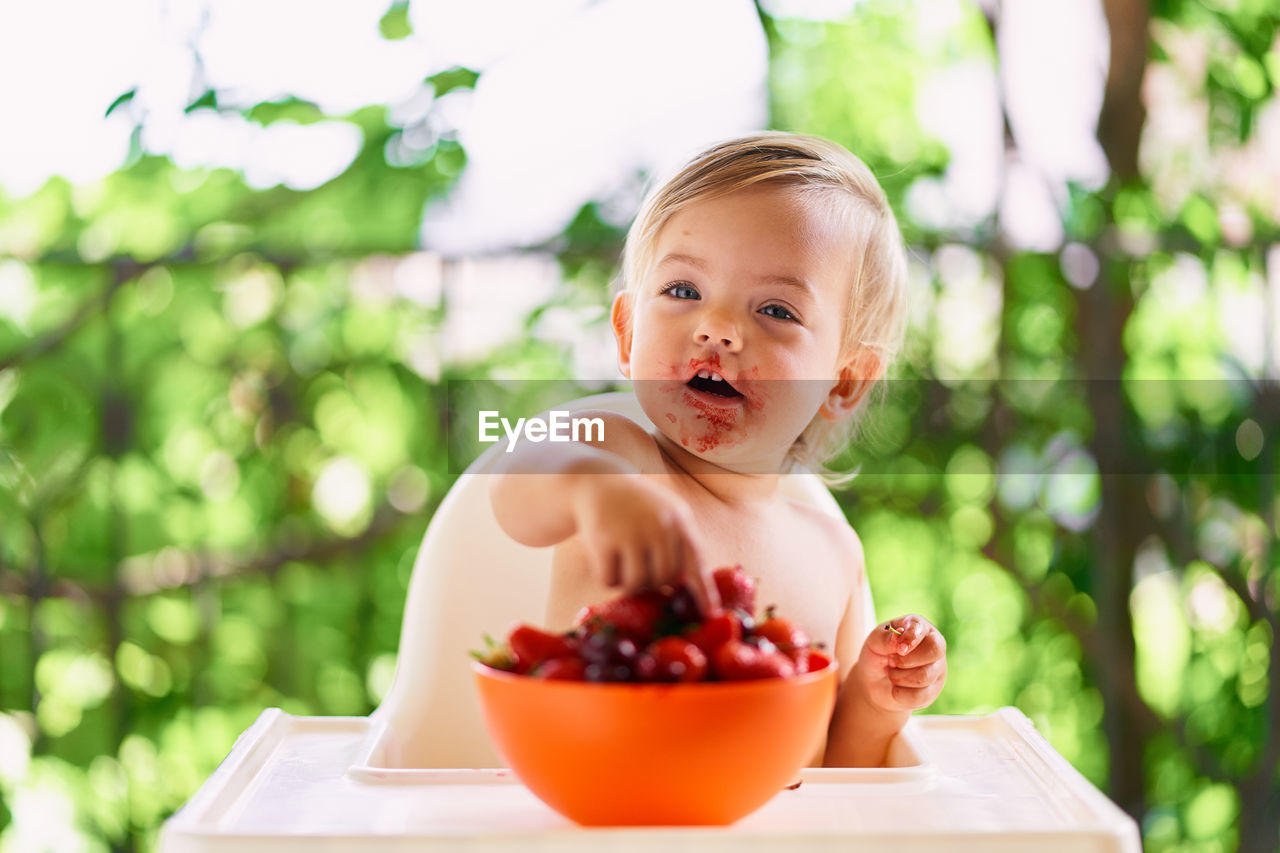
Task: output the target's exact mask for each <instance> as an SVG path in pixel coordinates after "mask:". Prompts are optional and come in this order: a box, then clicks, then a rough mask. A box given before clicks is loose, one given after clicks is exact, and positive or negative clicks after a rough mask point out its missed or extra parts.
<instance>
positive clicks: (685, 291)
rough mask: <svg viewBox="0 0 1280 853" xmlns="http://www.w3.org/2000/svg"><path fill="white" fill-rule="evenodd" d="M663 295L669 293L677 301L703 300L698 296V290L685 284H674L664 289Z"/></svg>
mask: <svg viewBox="0 0 1280 853" xmlns="http://www.w3.org/2000/svg"><path fill="white" fill-rule="evenodd" d="M662 292H663V293H669V294H671V295H672V296H674V297H675V298H676V299H701V298H702V297H701V296H699V295H698V289H697V288H695V287H694V286H693V285H691V284H685V283H683V282H679V281H677V282H673V283H671V284H668V285H667V286H666V287H664V288H662Z"/></svg>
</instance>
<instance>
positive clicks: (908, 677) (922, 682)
mask: <svg viewBox="0 0 1280 853" xmlns="http://www.w3.org/2000/svg"><path fill="white" fill-rule="evenodd" d="M886 674H887V675H888V677H889V683H890V684H893V685H894V686H895V687H929V686H930V685H932V684H934V683H935V682H938V681H941V680H942V679H943V678H944V677H945V676H946V674H947V662H946V661H942V660H938V661H934V662H933V663H931V664H928V665H926V666H916V667H910V668H902V667H896V666H891V667H889V669H888V670H887V672H886Z"/></svg>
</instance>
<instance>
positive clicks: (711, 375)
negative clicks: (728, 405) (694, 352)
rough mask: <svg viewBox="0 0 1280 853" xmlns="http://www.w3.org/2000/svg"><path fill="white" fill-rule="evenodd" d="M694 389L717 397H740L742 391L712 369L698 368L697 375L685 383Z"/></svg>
mask: <svg viewBox="0 0 1280 853" xmlns="http://www.w3.org/2000/svg"><path fill="white" fill-rule="evenodd" d="M685 384H686V385H688V386H689V387H690V388H692V389H693V390H695V391H702V392H703V393H706V394H714V395H715V396H717V397H741V396H742V392H741V391H739V390H738V389H737V388H734V387H733V386H732V385H730V384H729V381H728V380H727V379H725V378H724V377H723V376H721V375H720V374H719V373H716V372H715V371H714V370H700V371H698V373H697V375H695V376H694V377H693V378H692V379H690V380H689V381H688V382H686V383H685Z"/></svg>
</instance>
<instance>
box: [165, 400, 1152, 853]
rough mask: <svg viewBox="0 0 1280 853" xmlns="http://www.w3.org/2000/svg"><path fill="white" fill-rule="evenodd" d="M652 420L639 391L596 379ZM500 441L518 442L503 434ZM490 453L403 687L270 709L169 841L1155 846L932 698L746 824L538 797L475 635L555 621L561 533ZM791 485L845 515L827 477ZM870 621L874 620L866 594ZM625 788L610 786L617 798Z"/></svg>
mask: <svg viewBox="0 0 1280 853" xmlns="http://www.w3.org/2000/svg"><path fill="white" fill-rule="evenodd" d="M565 408H566V409H569V410H574V409H578V410H580V409H582V408H601V409H604V408H607V409H611V410H613V411H617V412H621V413H623V414H626V415H628V416H630V417H632V418H634V419H636V420H637V421H638V422H640V423H644V424H648V421H647V420H646V419H645V418H644V415H643V413H642V412H641V411H640V409H639V407H638V405H637V404H636V402H635V400H634V398H633V397H631V396H630V395H623V394H614V395H600V396H597V397H589V398H586V399H583V400H580V401H578V402H577V403H575V404H570V405H567V406H565ZM498 446H499V447H500V446H501V445H498ZM496 453H497V450H496V449H495V450H494V451H492V452H489V453H486V454H484V455H482V456H481V458H480V459H479V460H477V461H476V462H475V463H474V464H473V465H472V466H471V467H470V468H469V469H468V470H467V472H466V473H464V474H463V475H462V476H461V477H460V478H459V479H458V481H457V483H456V484H455V486H454V487H453V489H452V490H451V491H450V492H449V494H448V495H447V496H446V497H445V500H444V502H443V503H442V504H441V505H440V507H439V508H438V509H437V511H436V514H435V516H434V517H433V518H432V520H431V523H430V525H429V527H428V529H427V533H426V537H425V538H424V540H423V543H422V548H421V550H420V551H419V552H418V558H417V562H416V563H415V565H414V570H413V578H412V580H411V582H410V585H409V594H408V599H407V601H406V603H405V613H404V627H403V630H402V632H401V636H400V655H399V658H398V661H397V666H396V674H395V679H394V681H393V684H392V687H391V690H390V691H389V692H388V693H387V696H386V697H385V698H384V700H383V701H382V704H381V705H380V706H379V707H378V709H377V710H376V711H375V712H374V713H373V714H372V715H370V716H368V717H299V716H294V715H291V714H286V713H284V712H283V711H281V710H280V709H279V708H268V709H266V710H264V711H263V712H262V714H261V715H260V716H259V717H258V719H257V721H256V722H255V723H254V724H253V725H252V726H251V727H250V728H249V729H247V730H246V731H245V732H244V733H243V734H241V736H240V737H239V739H237V741H236V743H235V746H234V747H232V750H231V753H230V754H229V755H228V756H227V758H226V759H225V760H224V761H223V762H222V764H220V765H219V766H218V768H217V770H215V771H214V773H213V774H212V775H211V776H210V777H209V779H208V780H206V781H205V783H204V785H202V786H201V788H200V790H199V791H197V792H196V794H195V795H194V796H193V797H192V798H191V800H190V801H188V803H187V804H186V805H185V806H183V808H182V809H181V810H180V811H179V812H178V813H177V814H175V815H174V816H173V817H171V818H170V819H169V820H168V821H166V822H165V825H164V827H163V828H162V830H161V833H160V849H161V851H163V853H196V851H199V853H215V851H216V853H232V851H234V852H235V853H256V851H267V850H272V851H276V850H286V851H298V853H302V851H307V853H312V851H346V850H374V851H393V850H394V851H415V853H417V851H421V850H424V849H432V850H437V849H450V850H451V849H456V848H458V847H463V846H465V847H466V849H468V850H477V851H479V850H484V851H504V853H525V851H527V850H529V849H544V850H553V849H554V850H581V851H596V850H601V849H606V850H614V851H646V853H647V851H649V850H652V849H654V848H655V847H658V846H671V847H676V848H679V849H682V850H691V851H725V853H728V851H738V850H741V849H743V847H744V845H745V846H746V847H750V848H752V849H786V850H799V851H804V850H831V849H843V848H845V847H849V846H866V847H867V849H893V850H894V851H895V853H935V852H936V851H950V850H971V851H979V850H981V851H984V853H1021V851H1025V850H1029V849H1034V850H1037V851H1038V853H1086V851H1088V853H1138V851H1140V850H1141V846H1140V844H1139V840H1138V831H1137V825H1136V824H1135V823H1134V822H1133V820H1132V819H1130V818H1129V817H1128V816H1127V815H1125V814H1124V813H1123V812H1122V811H1120V809H1119V808H1117V807H1116V806H1115V804H1113V803H1112V802H1111V801H1110V800H1108V799H1107V798H1106V797H1105V796H1103V795H1102V794H1101V793H1100V792H1099V791H1098V790H1097V789H1096V788H1094V787H1093V786H1092V785H1090V784H1089V782H1088V781H1087V780H1086V779H1085V778H1084V777H1083V776H1081V775H1080V774H1079V773H1078V772H1077V771H1076V770H1075V769H1074V768H1072V767H1071V765H1070V764H1068V763H1067V761H1066V760H1065V759H1064V758H1063V757H1062V756H1061V755H1059V754H1058V753H1057V752H1056V751H1055V750H1054V749H1053V747H1051V746H1050V745H1049V744H1048V742H1046V741H1045V739H1044V738H1043V737H1042V736H1041V735H1040V734H1039V733H1038V732H1036V730H1035V727H1034V726H1033V725H1032V724H1031V722H1030V720H1028V719H1027V718H1026V717H1025V716H1023V715H1022V713H1021V712H1019V711H1018V710H1017V709H1014V708H1003V709H1001V710H999V711H997V712H995V713H993V714H989V715H987V716H982V717H961V716H957V717H943V716H917V717H914V718H912V720H911V721H910V722H909V723H908V724H907V727H906V728H905V729H904V730H903V732H902V734H901V735H900V736H899V737H898V738H896V739H895V741H894V745H893V747H892V748H891V750H890V755H889V760H888V764H889V766H887V767H880V768H848V769H844V768H808V769H805V770H802V771H801V773H800V781H801V783H802V785H801V786H800V787H797V788H796V789H794V790H785V791H780V792H779V793H778V795H777V796H775V797H774V798H773V799H772V800H770V801H769V802H768V803H766V804H765V805H764V806H763V807H761V808H760V809H759V810H758V811H756V812H754V813H753V814H750V815H748V816H747V817H745V818H743V819H742V820H740V821H738V822H737V823H735V824H733V825H732V826H728V827H714V828H710V827H643V828H630V827H614V828H594V829H584V828H582V827H579V826H577V825H575V824H573V823H571V822H570V821H568V819H566V818H563V817H561V816H560V815H558V814H556V813H555V812H553V811H552V810H551V809H550V808H549V807H547V806H546V805H545V804H543V803H542V802H540V801H539V800H537V799H536V798H535V797H534V796H533V794H532V793H531V792H529V790H528V789H527V788H525V787H524V786H523V785H521V784H519V781H518V780H517V779H516V778H515V776H514V775H513V774H512V773H511V772H510V771H508V770H505V769H502V765H501V761H500V759H499V757H498V756H497V754H496V752H495V751H494V749H493V747H492V746H491V745H490V742H489V738H488V736H487V734H486V733H485V729H484V725H483V722H482V720H481V715H480V709H479V703H478V701H477V698H476V692H475V689H474V687H473V684H472V674H471V670H470V658H469V655H468V654H467V651H468V650H469V649H471V648H475V647H476V646H478V645H479V644H480V641H481V636H482V635H483V634H484V633H486V632H488V633H490V634H494V635H495V636H496V635H500V634H501V633H502V632H504V631H506V630H507V628H508V627H509V626H510V625H511V623H513V622H516V621H527V622H532V623H534V624H540V623H542V622H543V621H544V611H545V609H546V603H547V594H548V588H549V576H550V561H551V549H549V548H548V549H534V548H526V547H524V546H521V545H518V544H516V543H515V542H513V541H512V540H511V539H509V538H508V537H507V536H506V535H505V534H504V533H503V532H502V531H501V530H500V529H499V527H498V525H497V522H496V521H495V520H494V518H493V514H492V511H491V510H490V506H489V483H488V474H487V473H486V472H487V471H489V470H490V468H491V466H492V464H493V463H494V461H495V460H496ZM783 482H784V490H785V491H786V492H787V493H788V494H789V495H791V496H792V497H794V498H796V499H798V500H803V501H807V502H810V503H812V504H814V505H815V506H818V507H821V508H822V509H824V510H825V511H828V512H831V513H832V514H836V515H838V514H840V508H839V506H838V505H837V504H836V502H835V500H834V498H832V496H831V494H830V493H829V492H828V491H827V490H826V489H825V488H824V487H823V485H822V484H821V482H820V481H819V480H818V479H817V478H816V477H814V476H812V475H793V476H788V477H786V478H784V481H783ZM865 606H866V608H867V614H868V615H867V619H868V621H867V623H866V624H868V625H870V624H874V615H872V611H871V600H870V596H869V595H868V597H867V599H866V601H865ZM613 795H616V792H611V791H602V792H601V796H613Z"/></svg>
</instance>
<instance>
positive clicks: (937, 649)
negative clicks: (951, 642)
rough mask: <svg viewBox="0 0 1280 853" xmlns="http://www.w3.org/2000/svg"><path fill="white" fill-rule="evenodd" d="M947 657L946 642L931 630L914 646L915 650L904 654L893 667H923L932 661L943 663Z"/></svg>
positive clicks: (939, 634)
mask: <svg viewBox="0 0 1280 853" xmlns="http://www.w3.org/2000/svg"><path fill="white" fill-rule="evenodd" d="M946 657H947V640H946V638H945V637H943V636H942V634H941V633H940V632H939V631H938V630H937V629H931V630H930V631H929V632H928V633H926V634H925V635H924V637H923V638H922V639H921V640H920V641H919V642H918V643H917V644H916V646H915V648H913V649H911V651H909V652H906V653H904V654H902V655H901V657H899V658H898V660H896V661H894V666H899V667H903V668H910V667H918V666H924V665H926V664H931V663H933V662H934V661H945V660H946Z"/></svg>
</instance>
